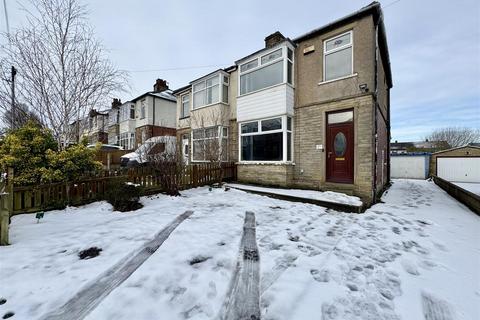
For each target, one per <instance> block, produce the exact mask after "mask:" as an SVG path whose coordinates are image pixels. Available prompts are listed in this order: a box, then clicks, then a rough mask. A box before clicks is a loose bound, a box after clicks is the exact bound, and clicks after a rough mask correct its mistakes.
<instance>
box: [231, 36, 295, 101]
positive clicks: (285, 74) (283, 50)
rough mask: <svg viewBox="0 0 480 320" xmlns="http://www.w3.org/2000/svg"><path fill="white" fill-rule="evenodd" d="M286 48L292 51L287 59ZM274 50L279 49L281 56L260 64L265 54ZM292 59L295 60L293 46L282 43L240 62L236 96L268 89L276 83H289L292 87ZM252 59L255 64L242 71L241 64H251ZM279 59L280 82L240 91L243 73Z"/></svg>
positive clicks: (261, 67)
mask: <svg viewBox="0 0 480 320" xmlns="http://www.w3.org/2000/svg"><path fill="white" fill-rule="evenodd" d="M288 50H291V51H292V59H289V57H288ZM276 51H281V56H280V57H277V58H276V59H273V60H269V61H267V62H265V63H263V64H262V58H264V57H266V56H269V55H271V54H272V53H274V52H276ZM294 60H295V48H293V47H290V46H289V45H288V44H283V45H281V46H278V47H274V48H271V49H270V50H268V51H264V52H262V53H261V54H258V55H257V56H256V57H255V58H252V59H249V60H247V61H245V62H242V63H241V64H239V65H238V88H237V90H238V97H242V96H245V95H248V94H252V93H255V92H259V91H262V90H266V89H269V88H272V87H275V86H278V85H281V84H288V85H291V86H292V87H293V86H294V83H295V80H294V78H295V77H294V74H295V72H294V68H295V63H294ZM254 61H256V66H255V67H252V68H250V69H247V70H245V71H242V67H243V66H245V65H248V64H251V63H252V62H254ZM280 61H282V62H283V63H282V68H283V69H282V82H280V83H277V84H274V85H271V86H267V87H265V88H261V89H257V90H252V91H249V92H245V93H241V92H242V76H243V75H246V74H249V73H252V72H255V71H258V70H261V69H263V68H266V67H268V66H270V65H272V64H275V63H277V62H280ZM289 61H290V62H291V64H292V83H289V82H288V70H287V69H288V62H289Z"/></svg>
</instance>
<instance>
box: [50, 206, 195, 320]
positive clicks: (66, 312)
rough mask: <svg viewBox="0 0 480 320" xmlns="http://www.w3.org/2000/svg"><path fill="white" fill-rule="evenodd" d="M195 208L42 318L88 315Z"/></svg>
mask: <svg viewBox="0 0 480 320" xmlns="http://www.w3.org/2000/svg"><path fill="white" fill-rule="evenodd" d="M192 213H193V211H185V212H184V213H183V214H181V215H179V216H178V217H176V218H175V219H174V220H173V221H172V222H170V223H169V224H168V225H167V226H166V227H165V228H163V229H162V230H161V231H160V232H159V233H157V234H156V235H155V237H154V238H153V240H151V241H148V242H146V243H145V244H144V245H143V246H142V247H140V248H139V250H138V251H137V253H136V254H134V255H133V256H129V257H126V258H124V259H123V260H121V261H120V262H118V263H117V264H116V265H114V266H113V267H111V268H110V269H108V270H107V271H105V272H104V273H103V274H101V275H100V276H99V277H98V278H97V279H95V280H94V281H91V282H90V284H89V285H87V286H86V287H84V288H83V289H82V290H80V291H79V292H78V293H77V294H76V295H75V296H73V297H72V298H71V299H70V300H68V301H67V302H66V303H65V304H64V305H63V306H61V307H60V308H58V309H57V310H55V311H53V312H50V313H48V314H46V315H45V316H43V317H42V318H41V319H42V320H64V319H76V320H81V319H83V318H85V317H86V316H87V315H88V314H89V313H90V312H91V311H92V310H93V309H95V307H97V306H98V304H99V303H100V302H101V301H102V300H103V299H105V297H106V296H108V295H109V294H110V292H112V291H113V290H114V289H115V288H117V287H118V286H119V285H120V284H122V282H124V281H125V280H127V279H128V277H130V275H131V274H132V273H133V272H135V270H137V269H138V268H139V267H140V266H141V265H142V264H143V263H144V262H145V261H146V260H147V259H148V258H149V257H150V256H151V255H152V254H153V253H154V252H155V251H156V250H157V249H158V248H159V247H160V246H161V245H162V244H163V242H165V240H167V239H168V237H169V236H170V234H171V233H172V232H173V231H174V230H175V228H176V227H177V226H178V225H179V224H180V223H182V222H183V221H184V220H185V219H187V218H188V217H190V215H192Z"/></svg>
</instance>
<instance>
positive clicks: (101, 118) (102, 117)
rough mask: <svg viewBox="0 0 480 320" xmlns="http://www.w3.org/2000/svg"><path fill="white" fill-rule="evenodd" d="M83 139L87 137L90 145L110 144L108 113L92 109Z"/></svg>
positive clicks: (86, 122)
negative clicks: (98, 143)
mask: <svg viewBox="0 0 480 320" xmlns="http://www.w3.org/2000/svg"><path fill="white" fill-rule="evenodd" d="M81 137H86V138H87V141H88V143H97V142H101V143H108V111H97V110H96V109H91V110H90V112H89V113H88V116H87V119H86V121H85V125H84V129H83V133H82V135H81Z"/></svg>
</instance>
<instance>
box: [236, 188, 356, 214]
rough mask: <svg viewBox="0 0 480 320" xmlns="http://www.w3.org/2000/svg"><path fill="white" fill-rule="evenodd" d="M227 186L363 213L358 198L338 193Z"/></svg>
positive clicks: (337, 209)
mask: <svg viewBox="0 0 480 320" xmlns="http://www.w3.org/2000/svg"><path fill="white" fill-rule="evenodd" d="M227 186H229V187H230V188H233V189H238V190H242V191H246V192H250V193H255V194H260V195H264V196H267V197H271V198H275V199H280V200H287V201H294V202H303V203H310V204H315V205H318V206H321V207H326V208H329V209H333V210H336V211H343V212H354V213H362V212H363V211H365V204H364V203H363V202H362V201H361V200H360V198H358V197H355V196H349V195H346V194H344V193H339V192H332V191H325V192H323V191H318V190H305V189H283V188H271V187H261V186H253V185H248V184H239V183H228V184H227Z"/></svg>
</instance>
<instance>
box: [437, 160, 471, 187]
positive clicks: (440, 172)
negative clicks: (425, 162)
mask: <svg viewBox="0 0 480 320" xmlns="http://www.w3.org/2000/svg"><path fill="white" fill-rule="evenodd" d="M437 176H439V177H440V178H442V179H445V180H447V181H455V182H474V183H480V158H478V157H458V158H457V157H451V158H450V157H448V158H446V157H445V158H442V157H437Z"/></svg>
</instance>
